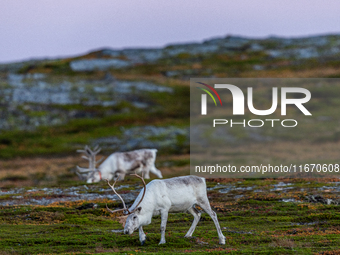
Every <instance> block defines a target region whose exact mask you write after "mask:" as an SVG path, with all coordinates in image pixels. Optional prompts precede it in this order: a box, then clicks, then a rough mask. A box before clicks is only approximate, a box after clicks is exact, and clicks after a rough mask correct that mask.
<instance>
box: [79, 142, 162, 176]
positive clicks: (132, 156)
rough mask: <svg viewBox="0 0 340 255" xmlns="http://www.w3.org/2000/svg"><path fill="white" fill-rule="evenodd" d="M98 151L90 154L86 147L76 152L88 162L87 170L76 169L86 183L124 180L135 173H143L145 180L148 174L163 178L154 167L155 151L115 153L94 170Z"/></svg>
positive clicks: (142, 150)
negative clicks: (84, 175)
mask: <svg viewBox="0 0 340 255" xmlns="http://www.w3.org/2000/svg"><path fill="white" fill-rule="evenodd" d="M99 151H100V149H98V150H96V151H94V152H92V151H91V150H90V149H89V147H88V146H86V147H85V150H78V152H85V153H86V156H85V157H84V156H83V158H85V159H89V161H90V166H89V168H88V169H86V168H81V167H78V170H79V172H80V174H87V183H94V182H99V181H101V180H103V179H109V180H112V178H115V179H116V178H118V179H119V180H124V178H125V175H126V174H131V173H136V172H137V173H140V172H143V173H144V174H145V178H146V179H149V178H150V174H149V172H151V173H153V174H155V175H156V176H157V177H158V178H163V176H162V173H161V171H159V170H158V169H157V168H156V167H155V161H156V153H157V150H156V149H141V150H135V151H128V152H115V153H113V154H111V155H110V156H109V157H108V158H107V159H106V160H105V161H104V162H103V163H102V164H101V165H100V166H99V167H98V168H96V164H97V163H98V162H96V160H95V155H96V154H97V153H98V152H99ZM78 175H79V174H78Z"/></svg>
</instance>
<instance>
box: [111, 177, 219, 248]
mask: <svg viewBox="0 0 340 255" xmlns="http://www.w3.org/2000/svg"><path fill="white" fill-rule="evenodd" d="M132 175H134V176H136V177H138V178H140V179H141V180H142V181H143V185H144V188H143V189H142V190H141V192H140V193H139V195H138V197H137V198H136V200H135V202H134V203H133V205H132V206H131V207H130V208H129V209H128V208H127V207H126V205H125V202H124V200H123V199H122V197H121V196H120V195H119V194H118V193H117V192H116V191H115V189H114V185H115V184H116V181H117V180H116V181H115V182H114V184H113V185H110V183H109V180H106V181H107V183H108V185H109V186H110V187H111V189H112V190H113V192H114V193H115V194H116V195H117V196H118V197H119V199H120V200H121V201H122V203H123V207H124V208H123V209H118V210H114V211H112V210H110V209H109V208H108V207H107V205H106V208H107V209H108V210H109V211H110V212H111V213H116V212H119V211H123V212H124V214H125V215H127V218H126V222H125V226H124V233H125V234H132V233H133V232H134V231H135V230H137V229H139V241H140V242H141V244H142V245H143V244H144V243H145V240H146V235H145V233H144V232H143V226H145V225H148V224H150V223H151V219H152V216H156V215H161V241H160V242H159V244H163V243H165V228H166V223H167V220H168V213H169V212H173V213H177V212H186V211H188V212H189V213H191V214H192V215H193V216H194V221H193V223H192V225H191V227H190V229H189V231H188V232H187V234H186V235H185V237H191V236H192V234H193V232H194V230H195V228H196V225H197V223H198V222H199V220H200V217H201V213H200V212H199V211H198V210H197V209H196V208H195V205H198V206H199V207H201V208H202V209H203V210H204V211H205V212H206V213H208V214H209V216H210V217H211V218H212V220H213V221H214V223H215V226H216V229H217V234H218V237H219V243H220V244H225V236H224V235H223V234H222V231H221V228H220V224H219V223H218V220H217V216H216V213H215V212H214V211H213V210H212V209H211V207H210V204H209V200H208V196H207V188H206V184H205V179H204V178H201V177H197V176H182V177H175V178H171V179H165V180H153V181H151V182H149V183H148V185H145V182H144V179H143V177H140V176H139V175H137V174H132Z"/></svg>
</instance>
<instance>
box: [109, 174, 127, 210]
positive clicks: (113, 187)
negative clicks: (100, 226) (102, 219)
mask: <svg viewBox="0 0 340 255" xmlns="http://www.w3.org/2000/svg"><path fill="white" fill-rule="evenodd" d="M105 180H106V182H107V184H108V185H109V186H110V187H111V189H112V190H113V192H114V193H115V194H116V195H117V196H118V197H119V199H120V200H121V201H122V203H123V207H124V208H123V209H118V210H114V211H112V210H111V209H109V208H108V207H107V204H106V208H107V209H108V210H109V211H110V212H111V213H115V212H120V211H126V212H128V214H130V213H131V212H130V211H129V209H128V208H126V205H125V202H124V200H123V198H122V197H121V196H120V195H119V194H118V193H117V191H116V190H115V184H116V182H117V180H118V179H116V180H115V182H114V183H113V185H111V184H110V182H109V180H108V179H105Z"/></svg>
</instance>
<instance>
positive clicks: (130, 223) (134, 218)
mask: <svg viewBox="0 0 340 255" xmlns="http://www.w3.org/2000/svg"><path fill="white" fill-rule="evenodd" d="M131 175H134V176H136V177H138V178H139V179H141V180H142V182H143V185H144V190H143V195H142V197H141V199H140V200H139V202H138V204H137V205H136V206H135V208H134V209H133V210H131V211H130V210H129V209H128V208H127V207H126V205H125V202H124V200H123V198H122V197H121V196H120V195H119V194H118V193H117V192H116V190H115V189H114V186H115V184H116V182H117V180H116V181H115V182H114V184H113V185H111V184H110V182H109V180H107V179H106V181H107V184H108V185H109V186H110V187H111V189H112V190H113V192H114V193H115V194H116V195H117V196H118V197H119V199H120V200H121V201H122V203H123V207H124V208H123V209H118V210H114V211H112V210H110V209H109V208H108V207H107V205H106V208H107V210H108V211H109V212H111V213H116V212H120V211H123V213H124V214H125V216H122V217H120V221H119V222H120V223H122V225H123V227H124V234H130V235H131V234H132V233H133V232H134V231H135V230H137V229H138V228H139V225H140V224H139V217H140V213H141V211H142V207H140V206H139V205H140V203H141V202H142V201H143V198H144V195H145V191H146V184H145V181H144V178H143V176H142V177H141V176H139V175H137V174H131ZM138 206H139V207H138ZM124 220H125V222H124Z"/></svg>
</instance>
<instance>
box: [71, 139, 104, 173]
mask: <svg viewBox="0 0 340 255" xmlns="http://www.w3.org/2000/svg"><path fill="white" fill-rule="evenodd" d="M100 150H101V148H99V146H98V145H97V146H96V147H95V148H94V150H93V151H92V150H91V148H90V147H89V146H87V145H86V146H85V148H84V150H77V152H81V153H84V154H85V156H84V155H83V156H82V158H83V159H86V160H88V161H89V168H83V167H79V166H77V169H78V172H79V174H85V173H88V172H93V171H96V170H97V169H96V165H97V164H98V163H99V162H101V161H102V160H103V159H104V158H103V157H102V158H101V159H100V160H98V161H96V155H97V154H98V153H99V152H100ZM79 174H78V176H79Z"/></svg>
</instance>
